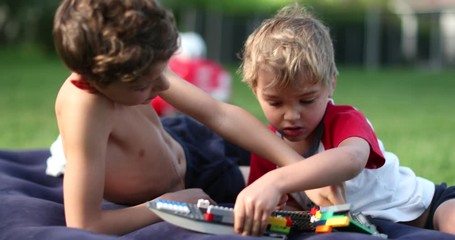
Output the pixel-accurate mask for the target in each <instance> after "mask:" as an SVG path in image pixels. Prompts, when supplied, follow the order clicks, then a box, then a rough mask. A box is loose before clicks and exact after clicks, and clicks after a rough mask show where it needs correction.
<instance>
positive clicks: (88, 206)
mask: <svg viewBox="0 0 455 240" xmlns="http://www.w3.org/2000/svg"><path fill="white" fill-rule="evenodd" d="M53 34H54V41H55V45H56V49H57V51H58V53H59V55H60V57H61V59H62V60H63V62H64V63H65V65H66V66H67V67H68V68H69V69H70V70H71V71H72V74H71V75H70V76H69V77H68V78H67V79H66V80H65V82H64V83H63V85H62V87H61V89H60V91H59V93H58V96H57V98H56V103H55V111H56V115H57V123H58V128H59V132H60V134H61V137H62V142H63V148H64V152H65V157H66V159H67V165H66V169H65V176H64V204H65V217H66V223H67V226H68V227H75V228H82V229H87V230H90V231H94V232H99V233H107V234H119V235H120V234H124V233H127V232H130V231H133V230H135V229H138V228H140V227H143V226H146V225H148V224H151V223H154V222H157V221H159V218H158V217H157V216H156V215H154V214H153V213H152V212H151V211H149V210H147V208H146V206H145V204H144V203H145V202H146V201H149V200H152V199H155V198H164V199H170V200H178V201H187V202H195V201H196V200H197V199H199V198H209V199H210V197H209V196H208V195H207V193H206V191H208V193H209V194H210V191H212V190H213V189H216V188H217V189H218V190H219V189H223V190H225V189H226V191H227V192H230V193H231V195H230V198H231V199H232V200H233V199H235V195H236V194H237V192H238V191H240V189H241V188H242V187H243V185H241V184H240V185H238V184H237V185H236V183H238V182H239V179H240V181H242V176H241V174H240V173H239V170H238V169H237V168H233V167H232V163H226V162H227V161H224V160H223V159H221V160H217V159H216V158H212V159H208V162H206V163H205V165H210V164H211V163H212V162H211V161H213V162H214V163H215V161H217V163H216V164H220V165H216V166H221V167H223V168H220V169H221V174H219V175H220V176H217V177H219V178H226V179H224V180H223V179H221V180H220V182H219V183H220V184H218V182H217V181H218V180H219V179H216V178H215V179H213V180H210V182H209V183H211V184H212V183H213V186H209V187H207V189H205V187H204V186H205V185H203V184H204V183H205V182H206V181H199V182H198V181H197V178H198V174H199V173H201V174H203V172H197V169H198V168H199V167H201V168H202V167H204V165H202V164H204V163H201V162H200V161H202V160H198V161H199V162H196V163H194V162H191V161H190V160H189V159H190V158H191V159H193V158H196V157H198V156H196V157H195V156H190V155H191V154H190V153H192V151H193V149H191V148H192V146H187V145H185V144H186V142H185V139H191V137H192V135H191V134H189V135H185V136H178V134H176V132H177V133H178V132H179V131H175V132H170V131H171V130H172V124H169V125H165V124H164V122H163V123H162V122H161V120H160V118H159V117H158V116H157V114H156V112H155V111H154V110H153V108H152V107H151V106H150V105H149V103H150V100H151V99H153V98H154V97H156V96H158V95H160V96H161V97H162V98H163V99H164V100H166V101H167V102H168V103H170V104H171V105H173V106H174V107H176V108H177V109H178V110H179V111H181V112H183V113H186V114H188V115H190V116H192V117H193V118H194V119H196V120H198V121H199V122H201V123H203V124H205V125H206V126H207V127H209V128H210V129H211V130H213V131H214V132H216V133H217V134H219V135H220V136H222V137H223V138H225V139H227V140H229V141H231V142H233V143H234V144H237V145H239V146H241V147H243V148H244V149H246V150H248V151H251V152H255V153H257V154H258V155H261V156H264V157H266V158H267V159H270V160H272V161H274V163H276V164H278V165H283V164H285V163H290V162H296V161H298V160H300V159H301V158H302V157H301V156H299V155H298V154H297V153H295V152H294V151H293V150H292V149H291V148H289V147H287V146H286V144H284V143H283V142H282V141H281V140H280V139H279V138H277V137H276V136H274V135H273V134H272V133H271V132H270V131H269V130H268V129H267V128H266V127H265V126H264V125H263V124H262V123H261V122H260V121H258V120H257V119H256V118H254V117H253V116H252V115H250V114H249V113H247V112H246V111H244V110H242V109H240V108H238V107H235V106H232V105H229V104H226V103H223V102H220V101H216V100H214V99H213V98H211V97H210V96H208V95H207V94H206V93H204V92H203V91H202V90H200V89H198V88H196V87H194V86H193V85H191V84H190V83H187V82H186V81H184V80H182V79H180V78H179V77H177V76H176V75H175V74H173V73H172V72H170V70H168V69H167V62H168V60H169V58H170V57H171V56H172V54H174V52H175V50H176V49H177V48H178V37H177V36H178V33H177V29H176V27H175V23H174V19H173V16H172V14H171V13H169V12H168V11H166V10H165V9H163V8H162V7H160V6H159V5H158V4H157V3H156V2H155V1H151V0H110V1H106V0H63V1H62V3H61V5H60V7H59V8H58V10H57V12H56V15H55V20H54V28H53ZM185 121H189V122H191V121H190V120H188V119H187V120H185ZM196 125H198V123H196V122H194V121H193V122H191V126H196ZM178 126H180V125H178ZM198 126H199V127H201V125H198ZM201 129H202V127H201ZM204 134H207V135H210V134H208V133H207V132H204ZM204 136H205V135H203V136H202V137H204ZM179 137H181V138H179ZM210 137H212V136H210ZM220 139H221V138H219V137H218V138H217V137H215V138H214V140H213V141H219V140H220ZM210 141H212V140H210ZM207 147H209V146H207ZM204 151H207V154H212V153H211V152H209V151H211V150H206V149H202V150H201V152H199V153H198V154H199V155H204ZM219 151H221V150H219ZM201 153H202V154H201ZM193 155H194V154H193ZM196 155H197V154H196ZM215 155H216V154H215ZM218 155H219V156H221V157H222V155H223V152H221V153H220V154H218ZM210 156H212V155H210ZM202 157H203V156H202ZM203 160H204V159H203ZM195 164H196V165H195ZM202 169H203V168H202ZM188 179H190V180H194V181H195V182H196V183H194V182H188ZM230 184H231V185H230ZM242 184H243V182H242ZM201 186H202V187H204V188H203V189H201ZM189 187H191V189H187V188H189ZM232 196H234V197H232ZM228 197H229V196H228ZM103 199H106V200H109V201H112V202H115V203H120V204H125V205H128V207H125V208H121V209H116V210H104V209H102V208H101V203H102V201H103ZM219 199H221V200H219ZM219 199H214V200H215V201H216V200H218V201H223V200H224V199H225V198H224V197H223V196H221V197H220V198H219Z"/></svg>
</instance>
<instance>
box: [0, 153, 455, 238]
mask: <svg viewBox="0 0 455 240" xmlns="http://www.w3.org/2000/svg"><path fill="white" fill-rule="evenodd" d="M49 155H50V152H49V151H48V150H27V151H6V150H4V151H1V150H0V240H3V239H5V240H12V239H20V240H25V239H36V240H43V239H46V240H52V239H77V240H80V239H84V240H114V239H116V240H119V239H125V240H126V239H137V240H142V239H144V240H146V239H147V240H151V239H176V240H177V239H191V240H193V239H194V240H195V239H207V240H215V239H259V238H254V237H248V238H247V237H242V236H238V235H230V236H220V235H218V236H215V235H206V234H201V233H196V232H191V231H188V230H185V229H181V228H178V227H175V226H173V225H171V224H169V223H166V222H160V223H157V224H153V225H150V226H148V227H145V228H142V229H139V230H137V231H135V232H132V233H129V234H127V235H124V236H109V235H102V234H96V233H92V232H88V231H84V230H79V229H71V228H67V227H65V217H64V211H63V196H62V179H61V178H55V177H50V176H47V175H45V168H46V159H47V158H48V157H49ZM104 205H105V207H112V205H113V204H111V203H107V202H106V203H105V204H104ZM376 224H377V225H378V227H380V228H381V229H382V230H383V231H384V232H385V233H386V234H388V235H389V238H391V239H429V240H430V239H431V240H433V239H455V236H453V235H448V234H443V233H440V232H436V231H430V230H424V229H419V228H413V227H408V226H404V225H400V224H396V223H391V222H388V221H381V220H377V221H376ZM291 239H311V240H318V239H319V240H325V239H359V240H368V239H376V240H377V239H379V238H376V237H372V236H368V235H365V234H360V233H346V232H337V233H330V234H318V235H316V234H313V233H305V234H300V235H294V236H291Z"/></svg>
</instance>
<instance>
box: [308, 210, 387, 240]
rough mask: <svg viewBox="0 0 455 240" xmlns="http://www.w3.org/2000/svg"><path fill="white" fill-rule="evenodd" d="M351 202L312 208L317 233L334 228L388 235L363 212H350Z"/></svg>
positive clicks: (385, 236)
mask: <svg viewBox="0 0 455 240" xmlns="http://www.w3.org/2000/svg"><path fill="white" fill-rule="evenodd" d="M349 210H350V204H343V205H336V206H329V207H322V208H320V209H319V210H318V209H317V208H313V209H311V215H313V218H312V222H313V223H314V225H315V231H316V232H317V233H329V232H332V230H338V231H349V232H361V233H367V234H371V235H374V236H378V237H381V238H387V235H385V234H382V233H379V232H378V231H377V229H376V226H375V225H374V224H371V223H370V222H369V221H368V219H367V218H366V217H365V216H364V215H363V214H361V213H356V214H350V212H349Z"/></svg>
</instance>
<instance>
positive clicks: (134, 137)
mask: <svg viewBox="0 0 455 240" xmlns="http://www.w3.org/2000/svg"><path fill="white" fill-rule="evenodd" d="M77 78H78V75H77V74H72V75H71V76H70V77H69V78H68V79H67V80H66V82H65V84H64V85H63V86H62V88H61V89H60V92H59V94H58V96H57V101H56V112H57V113H58V117H57V118H58V120H59V123H60V122H63V121H65V120H62V118H64V117H65V116H66V115H68V114H67V113H65V112H67V111H71V112H73V113H81V112H85V111H87V110H88V109H84V108H92V107H90V105H98V106H103V110H104V111H105V114H103V116H109V119H110V121H109V122H104V126H105V128H102V129H94V132H93V131H91V133H90V135H95V134H97V135H100V136H99V137H100V138H105V139H104V142H106V143H105V144H106V146H105V149H106V151H105V156H104V157H103V158H100V159H97V158H92V159H90V161H98V160H99V161H102V162H100V164H103V165H105V167H104V169H105V170H102V171H99V172H98V173H97V175H99V176H100V177H101V176H102V175H103V174H104V179H105V180H104V198H105V199H107V200H109V201H113V202H116V203H122V204H138V203H143V202H145V201H147V200H150V199H154V198H156V197H158V196H160V195H162V194H164V193H167V192H174V191H177V190H182V189H184V187H185V186H184V176H185V169H186V161H185V154H184V152H183V149H182V147H181V146H180V145H179V143H178V142H176V141H175V140H174V139H173V138H172V137H171V136H170V135H169V134H168V133H167V132H166V131H165V130H164V129H163V126H162V124H161V122H160V119H159V118H158V116H157V114H156V113H155V112H154V111H153V109H152V108H151V106H150V105H148V104H143V105H135V106H125V105H121V104H117V103H114V102H111V101H107V100H106V98H105V97H103V96H99V95H96V94H93V93H90V92H89V91H87V90H83V89H79V88H77V87H75V85H74V84H72V83H71V80H77ZM74 99H78V101H77V102H75V101H74ZM82 102H83V103H85V104H81V103H82ZM92 116H94V114H92ZM96 116H99V115H98V114H97V115H96ZM72 118H73V120H71V121H78V120H77V116H72ZM93 118H95V117H93ZM100 120H101V119H99V120H98V119H92V120H91V121H100ZM85 123H86V121H82V122H79V123H77V122H74V125H73V127H72V130H71V132H75V131H77V132H80V133H83V129H84V128H85V127H90V126H85V125H86V124H85ZM102 123H103V122H102ZM62 134H63V138H65V137H68V136H66V135H65V131H62ZM71 138H72V139H74V137H72V136H71ZM64 142H65V141H64ZM80 149H81V148H67V152H69V151H72V150H74V151H78V150H80ZM67 154H81V153H77V152H76V153H71V152H69V153H67ZM79 159H80V158H69V161H78V160H79ZM68 164H77V163H72V162H69V163H68ZM67 174H68V173H67ZM158 183H159V184H158Z"/></svg>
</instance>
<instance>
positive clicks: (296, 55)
mask: <svg viewBox="0 0 455 240" xmlns="http://www.w3.org/2000/svg"><path fill="white" fill-rule="evenodd" d="M242 60H243V62H242V65H241V67H240V72H241V74H242V75H243V81H244V82H246V83H247V84H248V85H249V86H250V87H251V88H252V89H255V88H256V86H257V76H258V72H259V70H266V71H268V72H270V74H272V76H273V77H274V81H273V82H272V83H271V84H270V86H268V87H287V86H291V85H293V84H294V83H293V82H294V79H295V76H296V74H297V73H299V72H301V73H303V74H304V78H305V80H307V81H311V82H312V83H318V82H322V83H323V84H325V85H326V86H329V85H330V84H331V83H332V81H333V79H334V78H335V77H336V75H337V74H338V70H337V68H336V65H335V59H334V50H333V45H332V40H331V38H330V34H329V29H328V28H327V27H326V26H325V25H324V24H323V23H321V22H320V21H319V20H318V19H316V18H314V17H313V16H312V15H311V14H310V13H309V12H308V11H307V10H306V9H305V8H303V7H301V6H300V5H299V4H297V3H294V4H291V5H288V6H286V7H284V8H283V9H281V10H280V11H279V12H278V13H277V14H276V15H275V16H274V17H273V18H270V19H267V20H265V21H264V22H263V23H262V24H261V25H260V26H259V27H258V28H257V29H256V30H255V31H254V32H253V33H252V34H251V35H250V36H249V37H248V39H247V41H246V43H245V46H244V50H243V59H242Z"/></svg>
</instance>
